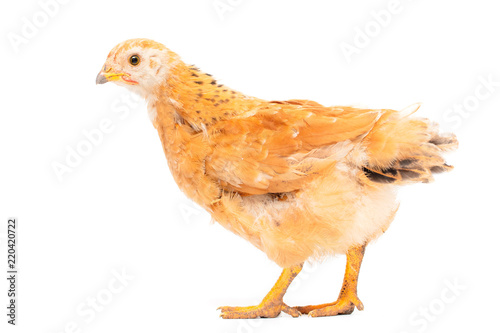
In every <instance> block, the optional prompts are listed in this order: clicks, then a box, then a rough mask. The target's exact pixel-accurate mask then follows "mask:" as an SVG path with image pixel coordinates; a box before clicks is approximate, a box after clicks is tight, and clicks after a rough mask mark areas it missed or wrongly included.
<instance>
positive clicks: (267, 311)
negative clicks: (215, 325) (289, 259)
mask: <svg viewBox="0 0 500 333" xmlns="http://www.w3.org/2000/svg"><path fill="white" fill-rule="evenodd" d="M302 265H303V264H300V265H297V266H293V267H289V268H285V269H283V272H282V273H281V275H280V277H279V279H278V281H277V282H276V283H275V285H274V287H273V288H272V289H271V291H269V293H268V294H267V295H266V297H264V299H263V300H262V302H260V304H259V305H255V306H244V307H240V306H221V307H220V308H219V309H220V310H221V315H220V316H221V317H222V318H224V319H247V318H258V317H261V318H274V317H277V316H278V315H279V314H280V313H281V311H283V312H285V313H288V314H289V315H291V316H292V317H298V316H300V312H299V310H298V309H295V308H292V307H289V306H288V305H286V304H285V303H284V302H283V296H285V293H286V290H287V289H288V286H290V283H292V281H293V279H294V278H295V277H296V276H297V274H299V272H300V271H301V270H302Z"/></svg>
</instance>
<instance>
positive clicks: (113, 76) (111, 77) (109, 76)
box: [95, 66, 127, 84]
mask: <svg viewBox="0 0 500 333" xmlns="http://www.w3.org/2000/svg"><path fill="white" fill-rule="evenodd" d="M124 75H127V74H125V73H114V72H113V71H112V68H106V66H104V68H103V69H102V70H101V71H100V72H99V74H97V78H96V80H95V83H96V84H103V83H106V82H110V81H117V80H119V79H120V78H121V77H122V76H124Z"/></svg>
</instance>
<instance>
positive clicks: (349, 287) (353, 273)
mask: <svg viewBox="0 0 500 333" xmlns="http://www.w3.org/2000/svg"><path fill="white" fill-rule="evenodd" d="M364 254H365V245H362V246H356V247H352V248H350V249H349V251H347V264H346V269H345V275H344V283H343V284H342V290H340V294H339V297H338V299H337V301H336V302H333V303H326V304H319V305H308V306H298V307H296V309H297V310H299V311H300V313H303V314H309V316H311V317H323V316H336V315H340V314H350V313H352V312H353V311H354V307H356V308H357V309H358V310H360V311H361V310H363V303H361V301H360V300H359V298H358V295H357V288H358V275H359V268H360V267H361V261H362V260H363V255H364Z"/></svg>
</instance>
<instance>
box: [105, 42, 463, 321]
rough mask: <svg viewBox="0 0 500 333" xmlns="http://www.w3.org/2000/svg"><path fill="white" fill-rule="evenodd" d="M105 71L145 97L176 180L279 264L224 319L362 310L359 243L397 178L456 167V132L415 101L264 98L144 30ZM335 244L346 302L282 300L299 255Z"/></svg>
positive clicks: (386, 218)
mask: <svg viewBox="0 0 500 333" xmlns="http://www.w3.org/2000/svg"><path fill="white" fill-rule="evenodd" d="M133 57H136V58H133ZM137 61H138V63H136V62H137ZM107 81H115V82H116V83H117V84H119V85H122V86H125V87H127V88H129V89H131V90H132V91H134V92H136V93H138V94H140V95H141V96H143V97H144V98H145V99H146V100H147V101H148V110H149V114H150V116H151V119H152V122H153V124H154V127H155V128H156V129H157V130H158V134H159V136H160V140H161V142H162V144H163V149H164V153H165V156H166V157H167V161H168V165H169V167H170V171H171V172H172V175H173V177H174V179H175V181H176V182H177V184H178V186H179V188H180V189H181V190H182V191H183V192H184V193H186V194H187V195H188V196H189V197H190V198H191V199H193V200H194V201H195V202H196V203H198V204H199V205H200V206H202V207H203V208H204V209H206V210H207V211H209V212H210V213H211V215H212V217H213V219H214V220H215V221H217V222H218V223H220V224H221V225H222V226H224V227H225V228H227V229H229V230H231V231H232V232H233V233H235V234H237V235H239V236H241V237H243V238H244V239H246V240H248V241H250V242H251V243H252V244H253V245H255V246H256V247H258V248H259V249H260V250H262V251H264V252H265V253H266V254H267V256H268V257H269V258H270V259H271V260H273V261H274V262H276V263H277V264H278V265H280V266H281V267H283V268H284V271H283V274H282V277H280V280H279V281H278V282H277V284H276V286H275V288H273V290H272V291H271V292H270V293H269V294H268V296H266V298H265V299H264V300H263V302H262V303H261V304H259V305H258V306H255V307H247V308H230V307H224V308H222V316H223V317H224V318H255V317H272V316H276V315H278V314H279V313H280V312H281V311H284V312H287V313H289V314H291V315H293V316H297V315H299V314H300V313H309V314H310V315H313V316H322V315H335V314H339V313H350V312H352V311H353V309H354V306H356V307H358V309H362V304H361V302H360V301H359V299H357V295H356V281H357V274H358V270H359V265H360V264H361V259H362V255H363V253H364V247H365V245H366V244H367V243H369V242H370V241H372V240H373V239H375V238H376V237H377V236H379V235H380V234H381V233H383V232H384V231H385V230H386V229H387V228H388V226H389V224H390V223H391V221H392V219H393V217H394V214H395V212H396V210H397V207H398V204H397V202H396V198H395V190H396V188H397V186H399V185H403V184H407V183H414V182H429V181H431V180H432V174H433V173H436V172H442V171H448V170H450V169H451V168H452V167H451V166H449V165H447V164H446V163H445V161H444V159H443V158H442V153H443V152H445V151H448V150H452V149H454V148H456V146H457V141H456V138H455V136H454V135H452V134H445V135H443V134H439V132H438V128H437V125H436V124H434V123H431V122H430V121H428V120H426V119H421V118H414V117H412V114H413V113H414V112H415V111H416V110H417V109H418V107H419V105H414V106H411V107H409V108H407V109H405V110H403V111H401V112H398V111H394V110H386V109H382V110H381V109H377V110H372V109H360V108H353V107H343V106H342V107H325V106H323V105H320V104H318V103H316V102H312V101H307V100H290V101H266V100H262V99H259V98H255V97H250V96H247V95H244V94H242V93H240V92H237V91H234V90H232V89H230V88H228V87H226V86H224V85H222V84H219V83H218V82H217V81H216V80H215V79H213V78H212V76H210V75H209V74H206V73H203V72H202V71H200V70H199V69H198V68H196V67H194V66H189V65H186V64H185V63H183V62H182V61H181V60H180V58H179V56H178V55H177V54H175V53H173V52H172V51H170V50H169V49H167V48H165V47H164V46H163V45H161V44H159V43H156V42H154V41H151V40H146V39H135V40H129V41H126V42H124V43H121V44H119V45H118V46H117V47H115V48H114V49H113V50H112V51H111V52H110V54H109V56H108V59H107V61H106V64H105V66H104V67H103V70H102V71H101V73H100V74H99V76H98V78H97V82H98V83H104V82H107ZM333 254H347V257H348V265H347V269H346V280H345V282H344V284H345V288H344V289H343V290H344V291H343V292H341V295H339V301H338V302H336V303H331V304H323V305H321V306H309V307H297V308H291V307H288V306H286V305H285V304H284V303H283V301H282V297H283V294H284V292H285V291H286V288H287V286H288V284H289V282H291V279H293V277H294V276H295V275H296V274H298V272H299V271H300V268H301V267H302V263H303V262H304V261H306V260H313V259H318V258H322V257H324V256H328V255H333ZM357 262H359V264H358V265H356V263H357ZM353 267H357V269H355V268H353ZM353 269H354V271H353ZM353 277H355V279H354V280H353ZM353 281H354V282H353ZM346 290H347V291H346Z"/></svg>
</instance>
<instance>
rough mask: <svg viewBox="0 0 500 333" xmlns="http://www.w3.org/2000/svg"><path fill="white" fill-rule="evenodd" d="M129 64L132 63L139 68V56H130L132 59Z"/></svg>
mask: <svg viewBox="0 0 500 333" xmlns="http://www.w3.org/2000/svg"><path fill="white" fill-rule="evenodd" d="M128 62H130V64H131V65H132V66H137V65H139V63H140V62H141V59H140V58H139V56H138V55H135V54H134V55H133V56H130V58H129V59H128Z"/></svg>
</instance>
